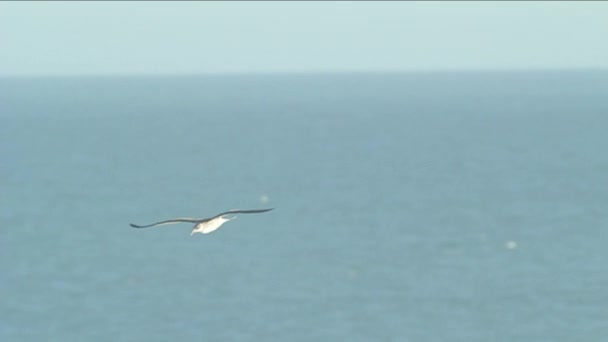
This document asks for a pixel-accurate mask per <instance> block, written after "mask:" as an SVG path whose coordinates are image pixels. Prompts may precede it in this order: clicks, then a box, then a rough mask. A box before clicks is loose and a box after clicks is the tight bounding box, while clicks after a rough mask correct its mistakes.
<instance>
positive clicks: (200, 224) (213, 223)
mask: <svg viewBox="0 0 608 342" xmlns="http://www.w3.org/2000/svg"><path fill="white" fill-rule="evenodd" d="M272 209H274V208H270V209H251V210H240V209H233V210H228V211H225V212H223V213H220V214H217V215H215V216H213V217H209V218H204V219H197V218H175V219H170V220H165V221H160V222H156V223H151V224H147V225H144V226H138V225H136V224H133V223H130V224H129V225H130V226H131V227H133V228H148V227H154V226H160V225H163V224H174V223H181V222H188V223H194V227H192V232H191V233H190V235H191V236H192V235H193V234H194V233H202V234H209V233H211V232H212V231H214V230H216V229H218V228H219V227H221V226H222V225H223V224H224V223H226V222H228V221H230V220H233V219H235V218H236V216H233V217H224V216H226V215H229V214H257V213H265V212H267V211H271V210H272Z"/></svg>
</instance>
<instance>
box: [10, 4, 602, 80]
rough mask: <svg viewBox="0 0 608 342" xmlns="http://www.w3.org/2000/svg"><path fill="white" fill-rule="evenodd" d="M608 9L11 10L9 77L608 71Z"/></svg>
mask: <svg viewBox="0 0 608 342" xmlns="http://www.w3.org/2000/svg"><path fill="white" fill-rule="evenodd" d="M606 42H608V2H579V1H572V2H508V1H507V2H485V1H484V2H482V1H471V2H321V1H311V2H208V1H201V2H157V1H154V2H139V1H135V2H113V1H110V2H37V1H35V2H21V1H18V2H0V76H39V75H125V74H127V75H130V74H145V75H155V74H205V73H213V74H217V73H274V72H350V71H378V72H391V71H438V70H439V71H440V70H479V69H499V70H503V69H573V68H576V69H584V68H588V69H607V68H608V44H607V43H606Z"/></svg>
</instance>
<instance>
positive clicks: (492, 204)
mask: <svg viewBox="0 0 608 342" xmlns="http://www.w3.org/2000/svg"><path fill="white" fill-rule="evenodd" d="M607 95H608V72H606V71H592V70H590V71H513V72H443V73H442V72H437V73H394V74H391V73H361V74H291V75H290V74H284V75H281V74H268V75H264V74H258V75H207V76H205V75H199V76H175V77H170V76H163V77H160V76H159V77H152V76H150V77H144V76H140V77H71V78H61V77H55V78H2V79H0V156H1V161H2V163H1V165H2V166H1V167H0V179H1V181H0V186H1V194H2V195H1V196H0V298H1V299H0V340H2V341H169V340H176V341H252V340H256V341H480V342H481V341H534V342H538V341H552V342H554V341H606V340H607V339H608V269H607V262H608V248H607V247H606V246H607V244H608V212H607V210H606V208H608V153H607V152H606V151H607V148H608V96H607ZM266 207H268V208H275V210H273V211H271V212H268V213H264V214H257V215H239V216H238V218H237V219H236V220H234V221H231V222H229V223H226V224H225V225H224V226H222V228H221V229H219V230H217V231H216V232H214V233H212V234H209V235H202V234H195V235H193V236H190V229H191V226H190V225H188V224H180V225H171V226H162V227H155V228H149V229H133V228H131V227H129V223H137V224H146V223H151V222H155V221H159V220H163V219H168V218H173V217H183V216H190V217H208V216H212V215H214V214H216V213H219V212H222V211H225V210H228V209H234V208H239V209H253V208H266Z"/></svg>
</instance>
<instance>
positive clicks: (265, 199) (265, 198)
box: [260, 194, 270, 203]
mask: <svg viewBox="0 0 608 342" xmlns="http://www.w3.org/2000/svg"><path fill="white" fill-rule="evenodd" d="M268 201H270V197H268V195H266V194H262V195H261V196H260V202H262V203H268Z"/></svg>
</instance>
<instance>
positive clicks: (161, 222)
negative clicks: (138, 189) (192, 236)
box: [129, 218, 201, 228]
mask: <svg viewBox="0 0 608 342" xmlns="http://www.w3.org/2000/svg"><path fill="white" fill-rule="evenodd" d="M200 221H201V220H200V219H195V218H175V219H170V220H165V221H160V222H155V223H151V224H147V225H144V226H139V225H136V224H133V223H129V225H130V226H131V227H133V228H148V227H154V226H161V225H163V224H174V223H182V222H188V223H198V222H200Z"/></svg>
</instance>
